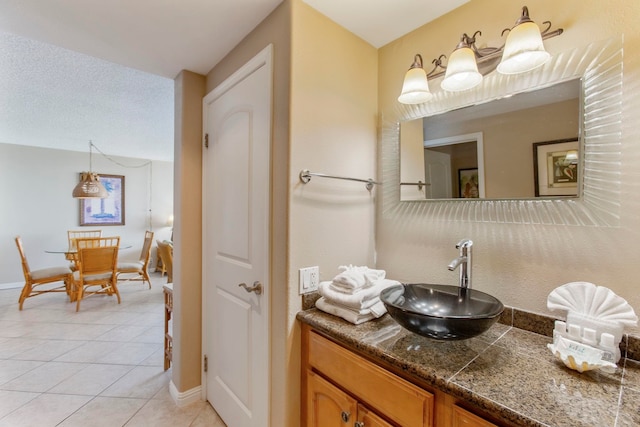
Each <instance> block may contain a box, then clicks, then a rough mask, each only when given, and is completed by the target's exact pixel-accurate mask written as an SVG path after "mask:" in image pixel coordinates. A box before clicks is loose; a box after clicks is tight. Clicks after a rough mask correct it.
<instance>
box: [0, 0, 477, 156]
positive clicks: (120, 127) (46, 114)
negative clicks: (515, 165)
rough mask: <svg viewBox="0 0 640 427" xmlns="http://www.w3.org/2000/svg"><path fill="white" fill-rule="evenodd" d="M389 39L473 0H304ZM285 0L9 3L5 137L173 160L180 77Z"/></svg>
mask: <svg viewBox="0 0 640 427" xmlns="http://www.w3.org/2000/svg"><path fill="white" fill-rule="evenodd" d="M304 1H305V2H306V3H308V4H309V5H311V6H312V7H314V8H315V9H317V10H318V11H320V12H321V13H323V14H325V15H327V16H329V17H330V18H331V19H333V20H334V21H335V22H337V23H338V24H340V25H342V26H344V27H345V28H348V29H349V30H351V31H352V32H353V33H355V34H356V35H358V36H360V37H361V38H363V39H365V40H366V41H368V42H369V43H370V44H372V45H373V46H375V47H380V46H382V45H384V44H386V43H388V42H390V41H392V40H394V39H396V38H398V37H400V36H402V35H404V34H406V33H407V32H409V31H412V30H413V29H415V28H417V27H418V26H420V25H423V24H425V23H426V22H429V21H430V20H432V19H434V18H437V17H438V16H440V15H442V14H444V13H446V12H448V11H449V10H452V9H454V8H456V7H458V6H460V5H461V4H463V3H466V2H467V1H469V0H451V1H447V2H443V1H441V0H393V1H389V0H304ZM280 2H281V0H180V1H178V0H165V1H161V2H159V1H157V0H109V1H104V0H48V1H42V0H2V1H0V142H3V143H11V144H23V145H34V146H42V147H52V148H61V149H70V150H77V151H86V150H88V141H89V140H92V141H93V142H94V143H95V144H96V146H97V147H98V148H100V150H101V151H103V152H105V153H107V154H116V155H127V156H130V157H140V158H151V159H157V160H171V159H172V158H173V138H174V136H173V108H174V107H173V78H174V77H175V76H176V75H177V74H178V73H179V72H180V71H181V70H183V69H186V70H190V71H194V72H196V73H200V74H206V73H208V72H209V70H211V68H213V66H215V64H217V63H218V62H219V61H220V60H221V59H222V58H223V57H224V56H225V55H226V54H227V53H228V52H229V51H230V50H231V49H233V47H234V46H235V45H236V44H237V43H238V42H239V41H240V40H242V38H243V37H244V36H245V35H246V34H248V33H249V32H250V31H251V30H252V29H253V28H255V26H256V25H257V24H258V23H259V22H260V21H262V19H264V18H265V17H266V16H267V15H268V14H269V13H270V12H271V11H272V10H273V9H274V8H275V7H277V6H278V4H279V3H280Z"/></svg>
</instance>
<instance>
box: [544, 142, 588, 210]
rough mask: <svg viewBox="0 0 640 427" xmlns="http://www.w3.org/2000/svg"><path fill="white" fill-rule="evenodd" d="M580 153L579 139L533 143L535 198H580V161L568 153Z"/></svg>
mask: <svg viewBox="0 0 640 427" xmlns="http://www.w3.org/2000/svg"><path fill="white" fill-rule="evenodd" d="M569 151H575V152H576V153H579V143H578V138H569V139H557V140H554V141H543V142H534V143H533V182H534V185H535V188H534V195H535V197H552V196H565V197H566V196H570V197H577V196H578V183H579V179H580V177H579V173H580V171H579V169H580V168H579V167H578V160H577V158H576V159H567V153H568V152H569Z"/></svg>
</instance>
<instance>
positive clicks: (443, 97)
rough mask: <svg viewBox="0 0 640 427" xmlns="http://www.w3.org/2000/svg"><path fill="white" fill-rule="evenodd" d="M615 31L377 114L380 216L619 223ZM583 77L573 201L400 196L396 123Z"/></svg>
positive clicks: (618, 82)
mask: <svg viewBox="0 0 640 427" xmlns="http://www.w3.org/2000/svg"><path fill="white" fill-rule="evenodd" d="M622 53H623V49H622V37H616V38H612V39H608V40H604V41H600V42H594V43H591V44H589V45H587V46H584V47H580V48H576V49H572V50H571V51H568V52H563V53H559V54H556V55H554V57H553V58H552V59H551V60H550V61H549V62H548V63H547V64H546V65H545V66H544V67H541V68H539V69H537V70H535V71H532V72H530V73H527V74H525V75H518V76H504V75H500V74H498V73H492V74H491V75H489V76H487V77H486V78H485V81H484V82H483V84H482V85H480V86H478V87H476V88H474V89H472V90H469V91H465V92H458V93H450V92H444V91H442V92H437V93H435V94H434V97H433V99H432V100H431V101H429V102H428V103H424V104H417V105H402V104H399V103H398V104H397V108H396V110H395V111H393V112H391V113H390V114H386V115H385V114H383V118H382V132H381V147H380V152H381V169H382V179H383V182H384V184H385V185H384V186H383V191H382V213H383V216H384V217H385V218H393V217H396V216H399V217H402V216H403V215H407V214H408V215H411V216H413V217H415V216H420V217H424V218H429V219H431V220H446V221H471V222H491V223H518V224H558V225H581V226H605V227H606V226H608V227H617V226H619V222H620V185H621V176H620V174H621V171H620V161H621V144H622ZM576 78H581V79H582V81H583V89H584V93H583V100H584V105H583V120H582V143H583V147H582V149H583V153H584V156H583V161H582V165H581V167H582V171H583V173H582V176H583V182H582V191H581V193H582V196H581V197H579V198H577V199H563V200H556V199H528V200H473V201H470V200H441V201H436V200H426V201H403V202H401V201H400V138H399V130H400V126H399V122H400V121H404V120H413V119H417V118H420V117H425V116H429V115H433V114H440V113H443V112H446V111H450V110H454V109H457V108H462V107H465V106H468V105H474V104H478V103H482V102H487V101H490V100H493V99H498V98H501V97H504V96H508V95H513V94H515V93H519V92H522V91H528V90H534V89H538V88H542V87H546V86H550V85H553V84H556V83H559V82H563V81H567V80H570V79H576Z"/></svg>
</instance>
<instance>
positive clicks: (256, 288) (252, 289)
mask: <svg viewBox="0 0 640 427" xmlns="http://www.w3.org/2000/svg"><path fill="white" fill-rule="evenodd" d="M238 286H240V287H241V288H244V290H245V291H247V292H255V293H256V295H260V294H262V283H260V282H259V281H255V282H253V286H247V284H246V283H240V284H239V285H238Z"/></svg>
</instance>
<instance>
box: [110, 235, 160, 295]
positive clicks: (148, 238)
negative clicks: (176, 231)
mask: <svg viewBox="0 0 640 427" xmlns="http://www.w3.org/2000/svg"><path fill="white" fill-rule="evenodd" d="M152 244H153V231H145V232H144V242H143V243H142V250H141V251H140V257H139V258H138V260H137V261H128V262H126V261H122V262H120V261H118V280H142V283H144V282H147V283H148V284H149V289H151V279H150V278H149V259H150V258H151V245H152ZM129 273H131V274H136V276H135V277H125V278H122V279H121V278H120V275H121V274H129Z"/></svg>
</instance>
